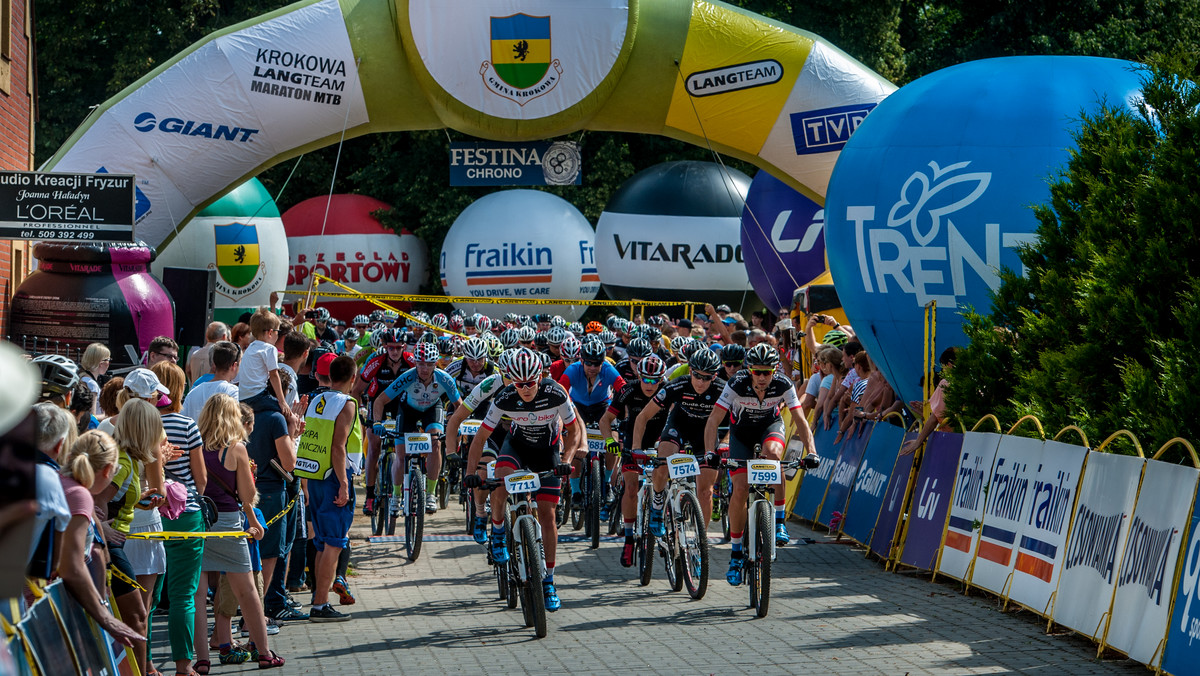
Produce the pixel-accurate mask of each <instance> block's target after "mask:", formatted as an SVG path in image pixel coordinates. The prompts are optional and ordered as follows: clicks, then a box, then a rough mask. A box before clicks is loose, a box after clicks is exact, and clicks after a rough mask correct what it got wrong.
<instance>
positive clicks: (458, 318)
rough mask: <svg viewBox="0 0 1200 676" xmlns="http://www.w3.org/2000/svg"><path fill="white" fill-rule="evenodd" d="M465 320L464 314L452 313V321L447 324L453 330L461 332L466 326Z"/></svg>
mask: <svg viewBox="0 0 1200 676" xmlns="http://www.w3.org/2000/svg"><path fill="white" fill-rule="evenodd" d="M464 321H465V320H464V319H463V316H462V315H450V321H449V322H448V323H447V324H446V326H447V327H449V328H450V330H451V331H454V332H455V333H460V332H462V330H463V328H464V327H465V324H464Z"/></svg>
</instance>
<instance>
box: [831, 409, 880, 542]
mask: <svg viewBox="0 0 1200 676" xmlns="http://www.w3.org/2000/svg"><path fill="white" fill-rule="evenodd" d="M874 427H875V424H874V423H871V424H867V425H860V426H859V428H858V430H857V431H856V433H855V434H853V435H851V436H849V437H847V438H846V439H844V440H843V441H842V448H841V452H839V453H838V457H837V461H836V462H834V464H833V476H832V477H830V479H829V489H828V490H826V491H825V499H824V500H823V501H822V502H821V509H820V513H819V514H818V515H817V523H819V524H821V525H822V526H827V527H828V528H829V530H830V531H836V530H837V529H838V528H839V527H840V526H841V521H842V519H843V518H844V517H845V515H846V499H847V498H849V497H850V489H851V488H853V486H854V479H855V477H857V476H858V465H859V463H861V462H862V457H863V452H864V451H865V450H866V449H867V442H868V440H869V439H870V438H871V430H872V429H874Z"/></svg>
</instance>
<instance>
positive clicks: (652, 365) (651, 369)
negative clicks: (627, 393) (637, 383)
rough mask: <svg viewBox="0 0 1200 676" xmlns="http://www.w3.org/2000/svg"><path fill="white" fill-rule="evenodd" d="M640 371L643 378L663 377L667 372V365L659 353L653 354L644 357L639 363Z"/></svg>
mask: <svg viewBox="0 0 1200 676" xmlns="http://www.w3.org/2000/svg"><path fill="white" fill-rule="evenodd" d="M637 368H638V373H639V374H640V375H641V377H643V378H661V377H662V376H663V374H664V373H666V372H667V365H666V364H664V363H663V360H662V359H659V358H658V355H656V354H651V355H647V356H645V357H643V358H642V360H641V361H639V362H638V363H637Z"/></svg>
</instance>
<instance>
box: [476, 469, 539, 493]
mask: <svg viewBox="0 0 1200 676" xmlns="http://www.w3.org/2000/svg"><path fill="white" fill-rule="evenodd" d="M537 475H538V479H542V480H545V479H549V478H550V477H554V476H558V474H557V473H556V472H555V471H554V470H552V469H548V470H546V471H544V472H538V473H537ZM503 485H504V479H498V478H497V479H484V480H483V481H482V482H480V484H479V487H480V488H485V489H489V490H490V489H493V488H499V487H500V486H503Z"/></svg>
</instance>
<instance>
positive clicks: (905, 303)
mask: <svg viewBox="0 0 1200 676" xmlns="http://www.w3.org/2000/svg"><path fill="white" fill-rule="evenodd" d="M1143 72H1144V71H1143V70H1142V67H1140V66H1138V65H1137V64H1134V63H1131V62H1128V61H1118V60H1114V59H1103V58H1093V57H1073V56H1039V57H1011V58H1002V59H988V60H984V61H974V62H971V63H965V64H961V65H958V66H953V67H951V68H946V69H944V70H941V71H938V72H936V73H932V74H930V75H927V76H925V77H923V78H921V79H919V80H917V81H915V82H913V83H911V84H909V85H907V86H905V87H903V88H901V89H900V90H899V91H897V92H896V93H894V94H892V95H891V96H889V97H888V98H887V99H884V100H883V102H881V103H880V104H879V106H878V107H877V108H876V109H875V110H874V111H872V112H871V114H870V115H869V116H868V117H867V119H866V120H865V121H864V122H863V123H862V125H861V126H860V127H859V128H858V130H857V131H856V132H855V133H854V135H853V136H852V137H850V140H849V142H847V144H846V147H845V149H843V150H842V154H841V157H840V158H839V159H838V163H837V166H836V167H835V168H834V171H833V175H832V177H831V178H830V182H829V189H828V193H827V195H826V202H825V217H826V228H825V242H826V247H827V249H828V252H829V268H830V272H831V273H832V275H833V280H834V284H835V286H836V287H837V290H838V295H839V297H840V298H841V301H842V304H843V306H844V307H845V311H846V316H847V318H848V319H849V321H850V323H851V325H852V326H853V327H854V329H855V330H856V331H857V332H858V335H859V338H860V340H861V341H862V344H863V346H864V347H865V348H866V349H867V352H868V354H870V355H871V356H872V358H873V359H874V360H875V362H876V364H878V366H879V367H880V368H881V370H882V371H883V372H884V375H885V376H886V377H887V379H888V382H889V383H891V385H892V386H893V387H894V388H895V389H896V391H897V392H898V393H899V394H900V395H901V396H903V397H904V398H905V400H913V399H920V398H921V396H920V395H921V386H920V378H921V373H922V356H921V355H922V352H921V350H922V345H923V340H924V338H923V335H924V334H923V328H922V319H923V316H924V310H923V308H924V306H925V305H926V304H927V303H929V302H930V301H937V308H938V309H937V341H936V345H935V352H936V353H939V354H940V352H941V351H942V350H943V349H945V348H946V347H947V346H950V345H963V344H965V342H966V338H965V336H964V334H963V331H962V309H963V308H964V307H967V306H971V307H974V308H975V309H976V310H978V311H980V312H987V311H988V310H989V309H990V308H991V296H990V295H989V294H990V292H991V291H992V290H994V289H996V288H998V287H999V274H998V273H999V270H1000V269H1001V268H1009V269H1012V270H1016V271H1021V270H1022V268H1021V262H1020V259H1019V258H1018V257H1017V253H1016V247H1018V245H1020V244H1023V243H1025V242H1029V241H1031V240H1033V239H1035V237H1036V235H1035V231H1036V229H1037V219H1036V218H1035V217H1034V214H1033V211H1032V208H1031V207H1033V206H1035V205H1038V204H1043V203H1045V202H1046V201H1047V200H1048V198H1049V183H1048V181H1049V180H1050V179H1051V178H1052V177H1053V176H1054V174H1055V172H1056V171H1057V170H1059V169H1060V168H1062V167H1063V166H1064V165H1065V164H1066V161H1067V159H1068V152H1067V151H1068V148H1070V147H1073V146H1074V142H1073V140H1072V138H1071V133H1072V131H1074V130H1076V129H1078V126H1079V122H1080V120H1079V118H1080V112H1081V111H1094V110H1096V109H1098V107H1099V105H1100V103H1101V102H1102V101H1103V102H1106V103H1107V104H1108V105H1110V106H1122V105H1124V106H1129V107H1130V108H1132V107H1133V106H1134V105H1135V104H1136V102H1137V101H1138V100H1139V99H1140V96H1141V81H1140V77H1141V75H1142V73H1143ZM1065 328H1066V327H1064V329H1065Z"/></svg>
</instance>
